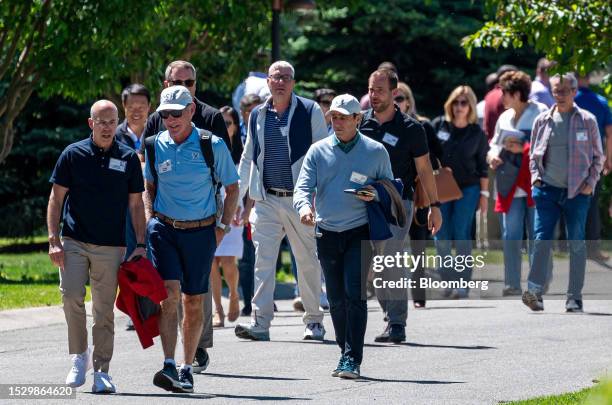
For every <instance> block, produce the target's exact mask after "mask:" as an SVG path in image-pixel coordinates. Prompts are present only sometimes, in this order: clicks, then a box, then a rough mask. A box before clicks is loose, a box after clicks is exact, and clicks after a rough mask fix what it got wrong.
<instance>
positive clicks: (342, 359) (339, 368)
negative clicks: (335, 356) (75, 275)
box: [331, 354, 346, 377]
mask: <svg viewBox="0 0 612 405" xmlns="http://www.w3.org/2000/svg"><path fill="white" fill-rule="evenodd" d="M345 362H346V357H344V354H343V355H341V356H340V360H338V365H337V366H336V369H335V370H334V371H332V373H331V376H332V377H338V376H339V375H340V372H341V371H342V370H344V363H345Z"/></svg>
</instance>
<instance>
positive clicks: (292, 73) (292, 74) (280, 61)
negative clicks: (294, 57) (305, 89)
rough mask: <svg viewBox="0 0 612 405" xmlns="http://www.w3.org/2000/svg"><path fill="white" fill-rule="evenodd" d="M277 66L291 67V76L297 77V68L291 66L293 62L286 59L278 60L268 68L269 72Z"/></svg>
mask: <svg viewBox="0 0 612 405" xmlns="http://www.w3.org/2000/svg"><path fill="white" fill-rule="evenodd" d="M276 68H287V69H290V70H291V77H292V78H294V79H295V69H294V68H293V66H291V63H289V62H287V61H284V60H278V61H276V62H274V63H273V64H271V65H270V68H269V69H268V73H270V71H271V70H273V69H276Z"/></svg>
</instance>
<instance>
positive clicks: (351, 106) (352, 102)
mask: <svg viewBox="0 0 612 405" xmlns="http://www.w3.org/2000/svg"><path fill="white" fill-rule="evenodd" d="M332 111H336V112H339V113H340V114H342V115H353V114H359V113H360V112H361V106H360V105H359V101H357V99H356V98H355V97H353V96H351V95H350V94H340V95H339V96H336V97H334V99H333V100H332V102H331V107H329V111H328V112H327V113H328V114H330V113H331V112H332Z"/></svg>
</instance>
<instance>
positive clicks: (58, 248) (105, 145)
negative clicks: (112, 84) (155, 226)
mask: <svg viewBox="0 0 612 405" xmlns="http://www.w3.org/2000/svg"><path fill="white" fill-rule="evenodd" d="M117 121H118V119H117V107H116V106H115V105H114V104H113V103H112V102H110V101H108V100H100V101H97V102H96V103H95V104H94V105H93V106H92V107H91V117H90V118H89V120H88V122H89V127H90V128H91V130H92V135H91V136H90V137H89V138H87V139H84V140H82V141H79V142H76V143H73V144H71V145H69V146H68V147H67V148H66V149H64V151H63V152H62V154H61V156H60V157H59V159H58V161H57V163H56V165H55V169H54V170H53V174H52V175H51V179H50V182H51V183H53V188H52V189H51V195H50V197H49V206H48V209H47V227H48V230H49V257H50V258H51V261H52V262H53V264H54V265H56V266H58V267H59V268H60V291H61V293H62V302H63V303H64V314H65V316H66V323H67V324H68V346H69V351H70V353H71V354H73V355H74V357H73V360H72V369H71V370H70V372H69V373H68V377H66V384H68V385H70V386H71V387H80V386H81V385H83V384H85V374H86V372H87V368H88V364H89V360H90V359H89V356H90V353H89V350H88V349H87V321H86V314H85V292H86V290H85V284H86V283H87V280H88V279H90V280H91V296H92V302H93V311H92V312H93V319H94V322H93V328H92V335H93V344H94V351H93V367H94V384H93V387H92V391H93V392H99V393H108V392H115V391H116V387H115V385H114V383H113V382H112V379H111V377H110V376H109V375H108V369H109V364H110V361H111V357H112V355H113V340H114V314H113V308H114V304H115V297H116V295H117V272H118V270H119V265H120V264H121V261H122V260H123V256H124V254H125V212H126V210H127V209H128V207H129V210H130V214H131V219H132V223H133V224H134V230H135V232H136V238H137V239H136V240H137V243H138V244H137V247H136V249H135V250H134V252H133V253H132V255H131V256H130V258H131V257H134V256H136V255H144V254H145V250H144V233H145V222H144V221H145V220H144V208H143V202H142V191H143V190H144V187H143V180H142V171H141V168H140V161H139V160H138V157H137V156H136V153H135V152H134V151H133V150H131V149H130V148H129V147H127V146H125V145H124V144H122V143H119V142H117V141H115V128H116V127H117ZM62 204H63V227H62V231H61V238H60V231H59V222H60V216H61V211H62Z"/></svg>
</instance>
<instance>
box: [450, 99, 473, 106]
mask: <svg viewBox="0 0 612 405" xmlns="http://www.w3.org/2000/svg"><path fill="white" fill-rule="evenodd" d="M452 104H453V105H460V106H461V107H465V106H467V105H470V102H469V101H467V100H453V103H452Z"/></svg>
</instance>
